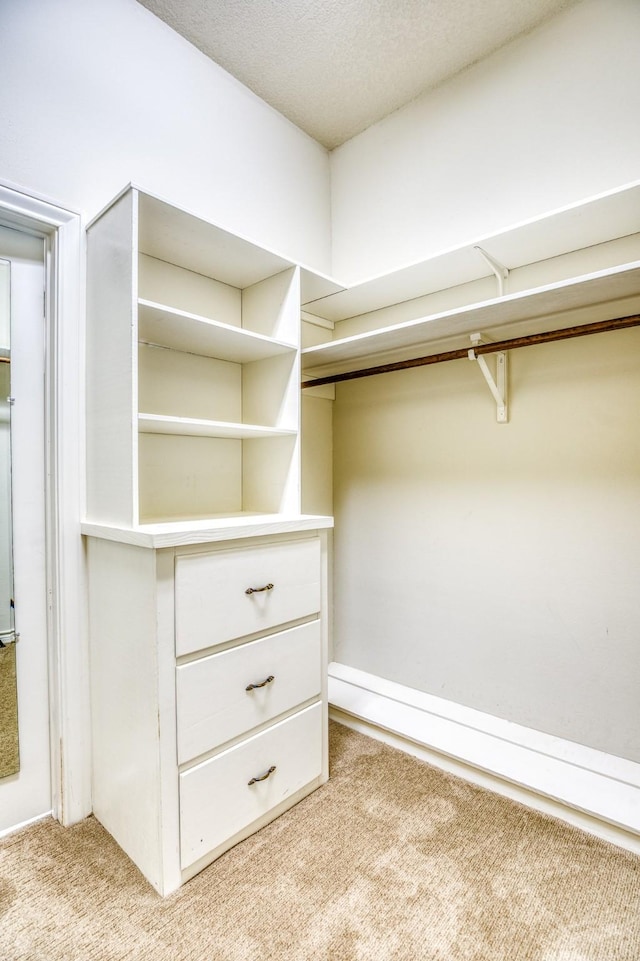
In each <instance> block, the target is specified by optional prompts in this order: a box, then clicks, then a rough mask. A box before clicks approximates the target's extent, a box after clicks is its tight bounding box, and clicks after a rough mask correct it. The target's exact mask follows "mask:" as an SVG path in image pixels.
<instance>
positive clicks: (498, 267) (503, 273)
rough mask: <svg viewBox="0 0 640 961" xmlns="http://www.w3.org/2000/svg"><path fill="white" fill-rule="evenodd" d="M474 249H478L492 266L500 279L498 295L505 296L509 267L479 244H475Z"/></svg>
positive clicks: (498, 279)
mask: <svg viewBox="0 0 640 961" xmlns="http://www.w3.org/2000/svg"><path fill="white" fill-rule="evenodd" d="M473 249H474V250H477V251H478V253H479V254H480V256H481V257H482V258H483V259H484V260H485V261H486V262H487V264H488V265H489V267H491V270H492V271H493V272H494V274H495V275H496V280H497V281H498V297H503V296H504V286H505V281H506V280H508V279H509V268H508V267H505V265H504V264H501V263H500V261H499V260H496V258H495V257H493V256H492V255H491V254H489V253H487V251H486V250H483V249H482V247H479V246H478V245H477V244H474V247H473Z"/></svg>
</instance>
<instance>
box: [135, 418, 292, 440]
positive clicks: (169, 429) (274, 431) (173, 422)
mask: <svg viewBox="0 0 640 961" xmlns="http://www.w3.org/2000/svg"><path fill="white" fill-rule="evenodd" d="M138 430H139V431H140V433H141V434H179V435H182V436H185V437H221V438H228V437H231V438H235V439H236V440H247V439H250V438H257V437H289V436H294V437H295V435H296V431H295V430H282V429H280V428H276V427H260V426H259V425H257V424H231V423H227V422H226V421H219V420H202V419H201V418H197V417H168V416H166V415H165V414H139V415H138Z"/></svg>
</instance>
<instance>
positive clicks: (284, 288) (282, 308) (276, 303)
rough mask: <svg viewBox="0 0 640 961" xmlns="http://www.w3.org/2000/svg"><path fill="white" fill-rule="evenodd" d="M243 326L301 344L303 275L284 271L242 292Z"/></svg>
mask: <svg viewBox="0 0 640 961" xmlns="http://www.w3.org/2000/svg"><path fill="white" fill-rule="evenodd" d="M242 326H243V327H244V328H245V329H247V330H252V331H254V332H255V333H257V334H264V335H265V337H273V338H274V339H275V340H282V341H285V342H286V343H288V344H296V345H297V344H299V342H300V271H299V268H298V267H292V268H291V269H289V270H283V271H282V272H281V273H279V274H275V275H274V276H272V277H267V279H266V280H261V281H260V282H259V283H257V284H253V285H252V286H251V287H245V289H244V290H243V291H242Z"/></svg>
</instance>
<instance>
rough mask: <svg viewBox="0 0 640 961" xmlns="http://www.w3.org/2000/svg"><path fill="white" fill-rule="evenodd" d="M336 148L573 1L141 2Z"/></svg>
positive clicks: (331, 146)
mask: <svg viewBox="0 0 640 961" xmlns="http://www.w3.org/2000/svg"><path fill="white" fill-rule="evenodd" d="M139 2H141V3H142V5H143V6H145V7H146V8H147V9H148V10H151V11H152V13H154V14H156V16H158V17H160V19H161V20H164V21H165V23H167V24H168V25H169V26H170V27H172V28H173V29H174V30H176V31H177V32H178V33H180V34H182V36H183V37H185V38H186V39H187V40H189V41H190V42H191V43H193V44H194V45H195V46H196V47H198V48H199V49H200V50H202V52H203V53H205V54H207V56H209V57H211V59H212V60H214V61H215V62H216V63H218V64H219V65H220V66H221V67H224V69H225V70H227V71H228V72H229V73H231V74H232V75H233V76H234V77H236V79H238V80H240V81H241V82H242V83H244V84H245V85H246V86H247V87H249V88H250V89H251V90H253V91H254V93H256V94H258V96H259V97H261V98H262V99H263V100H266V101H267V103H269V104H271V105H272V106H273V107H275V108H276V110H279V111H280V112H281V113H283V114H284V115H285V116H286V117H288V118H289V119H290V120H291V121H293V123H295V124H296V125H297V126H298V127H301V128H302V129H303V130H305V131H306V132H307V133H308V134H310V135H311V136H312V137H314V138H315V139H316V140H318V141H319V142H320V143H322V144H324V145H325V146H326V147H328V148H330V149H331V148H333V147H336V146H338V145H339V144H341V143H343V142H344V141H345V140H348V139H349V138H350V137H353V136H355V134H357V133H360V131H362V130H364V129H365V128H366V127H368V126H370V125H371V124H372V123H375V122H376V121H378V120H381V119H382V118H383V117H386V116H387V115H388V114H390V113H391V112H392V111H394V110H397V109H398V108H399V107H402V106H404V104H406V103H408V102H409V101H410V100H413V99H414V98H415V97H417V96H418V95H419V94H421V93H422V92H423V91H425V90H428V89H429V88H432V87H434V86H436V85H437V84H439V83H442V82H443V81H444V80H446V79H448V78H449V77H451V76H453V75H454V74H456V73H458V72H459V71H460V70H462V69H464V68H465V67H467V66H469V65H470V64H472V63H475V62H476V61H478V60H481V59H483V58H484V57H486V56H488V55H489V54H490V53H492V52H493V51H494V50H497V49H498V48H499V47H501V46H503V45H504V44H505V43H508V42H509V41H510V40H513V39H514V38H515V37H517V36H518V35H520V34H521V33H524V32H526V31H528V30H531V29H532V28H533V27H535V26H537V25H538V24H539V23H541V22H542V21H543V20H545V19H547V18H548V17H550V16H553V15H554V14H556V13H558V12H559V11H560V10H562V9H564V8H565V7H568V6H570V5H571V4H572V3H573V2H575V0H139Z"/></svg>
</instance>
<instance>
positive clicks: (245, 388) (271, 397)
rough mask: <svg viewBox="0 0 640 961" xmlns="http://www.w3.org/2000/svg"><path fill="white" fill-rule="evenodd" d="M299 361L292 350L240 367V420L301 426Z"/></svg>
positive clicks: (296, 427)
mask: <svg viewBox="0 0 640 961" xmlns="http://www.w3.org/2000/svg"><path fill="white" fill-rule="evenodd" d="M299 395H300V364H299V361H298V355H297V353H296V352H295V351H290V352H289V353H288V354H285V355H280V356H278V357H270V358H268V359H267V360H261V361H255V363H253V364H245V366H244V367H243V368H242V420H243V421H244V423H246V424H264V425H266V426H269V427H277V428H280V429H284V430H293V431H296V432H297V431H298V430H299V427H300V396H299Z"/></svg>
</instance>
